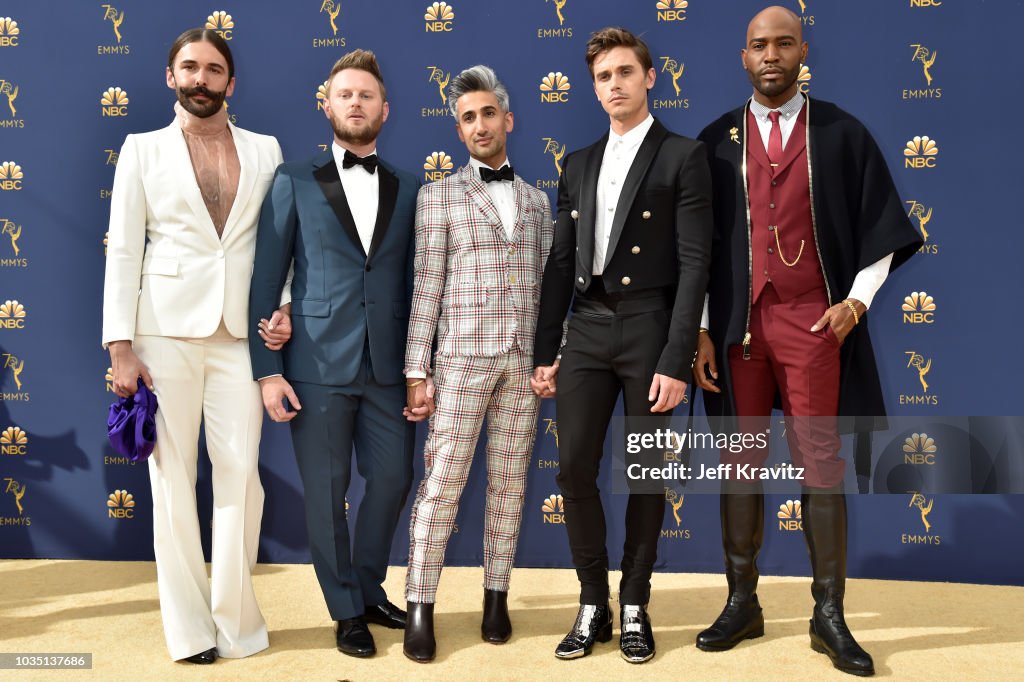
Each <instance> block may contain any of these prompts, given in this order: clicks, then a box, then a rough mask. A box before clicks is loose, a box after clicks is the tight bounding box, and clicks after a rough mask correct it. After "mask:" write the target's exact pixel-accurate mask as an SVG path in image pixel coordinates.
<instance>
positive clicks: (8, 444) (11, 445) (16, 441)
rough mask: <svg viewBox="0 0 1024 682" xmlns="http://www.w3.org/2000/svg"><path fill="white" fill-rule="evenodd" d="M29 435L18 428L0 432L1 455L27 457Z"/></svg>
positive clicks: (13, 427) (9, 427)
mask: <svg viewBox="0 0 1024 682" xmlns="http://www.w3.org/2000/svg"><path fill="white" fill-rule="evenodd" d="M27 454H28V434H26V433H25V432H24V431H22V430H21V429H20V428H18V427H17V426H8V427H7V428H6V429H4V430H3V431H2V432H0V455H27Z"/></svg>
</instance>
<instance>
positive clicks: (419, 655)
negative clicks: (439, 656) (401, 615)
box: [402, 602, 437, 663]
mask: <svg viewBox="0 0 1024 682" xmlns="http://www.w3.org/2000/svg"><path fill="white" fill-rule="evenodd" d="M402 652H403V653H404V654H405V655H406V657H407V658H411V659H412V660H414V661H416V662H417V663H426V662H427V661H432V660H434V655H435V654H436V653H437V642H435V641H434V605H433V604H417V603H416V602H409V603H408V611H407V613H406V621H405V641H404V643H403V644H402Z"/></svg>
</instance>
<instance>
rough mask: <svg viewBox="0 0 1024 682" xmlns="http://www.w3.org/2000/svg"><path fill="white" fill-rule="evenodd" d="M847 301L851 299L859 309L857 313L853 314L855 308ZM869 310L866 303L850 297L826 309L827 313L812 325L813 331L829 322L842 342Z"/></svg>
mask: <svg viewBox="0 0 1024 682" xmlns="http://www.w3.org/2000/svg"><path fill="white" fill-rule="evenodd" d="M846 301H849V302H850V304H852V306H853V308H856V309H857V314H856V315H854V314H853V308H851V306H850V305H848V304H847V302H846ZM867 311H868V308H867V306H866V305H864V304H863V303H861V302H860V301H858V300H857V299H855V298H848V299H846V300H844V301H840V302H839V303H836V304H835V305H834V306H832V307H831V308H829V309H828V310H826V311H825V314H824V315H822V316H821V318H820V319H819V320H818V321H817V322H815V323H814V326H813V327H811V331H812V332H817V331H821V330H822V329H824V328H825V325H826V324H827V325H829V326H830V327H832V333H833V334H835V335H836V338H837V339H838V340H839V343H840V344H842V343H843V341H845V340H846V335H847V334H849V333H850V332H851V331H853V328H854V327H856V326H857V323H858V322H860V318H862V317H864V313H866V312H867Z"/></svg>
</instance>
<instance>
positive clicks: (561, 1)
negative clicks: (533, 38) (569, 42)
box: [537, 0, 572, 38]
mask: <svg viewBox="0 0 1024 682" xmlns="http://www.w3.org/2000/svg"><path fill="white" fill-rule="evenodd" d="M544 2H545V3H548V2H550V3H551V4H553V5H554V6H555V15H556V16H557V17H558V28H538V29H537V37H538V38H572V26H565V12H563V11H562V10H564V9H565V4H566V2H568V0H544Z"/></svg>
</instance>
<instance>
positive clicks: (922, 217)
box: [904, 199, 939, 253]
mask: <svg viewBox="0 0 1024 682" xmlns="http://www.w3.org/2000/svg"><path fill="white" fill-rule="evenodd" d="M904 203H905V204H907V205H908V206H910V210H908V211H907V217H909V218H914V219H916V220H917V228H918V229H919V230H921V238H922V239H924V244H923V245H922V246H921V248H920V249H919V251H922V252H924V253H938V252H939V247H938V245H937V244H929V243H928V237H929V236H930V235H929V234H928V230H927V228H926V227H925V225H927V224H928V223H929V221H931V219H932V208H931V207H928V206H925V205H924V204H922V203H920V202H918V201H916V200H914V199H911V200H910V201H906V202H904Z"/></svg>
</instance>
